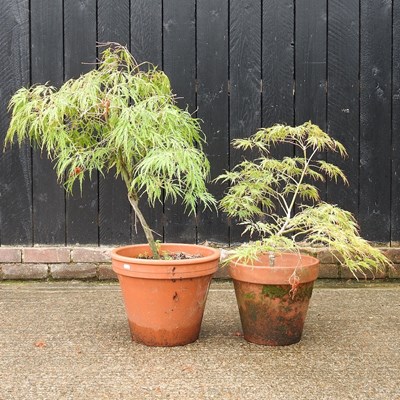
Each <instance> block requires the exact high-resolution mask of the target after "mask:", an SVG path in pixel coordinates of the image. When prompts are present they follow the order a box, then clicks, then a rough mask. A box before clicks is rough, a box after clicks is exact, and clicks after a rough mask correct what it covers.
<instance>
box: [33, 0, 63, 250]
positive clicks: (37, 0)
mask: <svg viewBox="0 0 400 400" xmlns="http://www.w3.org/2000/svg"><path fill="white" fill-rule="evenodd" d="M30 6H31V60H32V65H31V77H32V83H45V82H49V83H50V84H51V85H53V86H56V87H60V85H62V83H63V77H64V65H63V60H64V48H63V4H62V0H31V4H30ZM32 185H33V237H34V242H35V243H38V244H64V243H65V193H64V189H63V188H62V186H60V185H59V184H58V182H57V176H56V174H55V171H54V166H53V164H52V163H51V162H50V161H49V160H48V159H47V157H46V154H41V153H40V151H39V150H35V151H33V154H32Z"/></svg>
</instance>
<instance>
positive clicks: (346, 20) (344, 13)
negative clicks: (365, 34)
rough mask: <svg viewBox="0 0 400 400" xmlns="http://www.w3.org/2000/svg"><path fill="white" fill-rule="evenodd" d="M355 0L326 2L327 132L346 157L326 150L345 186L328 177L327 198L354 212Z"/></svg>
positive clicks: (356, 139) (356, 145)
mask: <svg viewBox="0 0 400 400" xmlns="http://www.w3.org/2000/svg"><path fill="white" fill-rule="evenodd" d="M359 17H360V12H359V0H348V1H346V2H345V3H344V2H343V1H341V0H330V1H329V2H328V18H329V19H328V109H327V113H328V132H329V134H330V135H332V136H333V137H334V138H335V139H337V140H339V141H340V142H342V143H343V144H344V145H345V147H346V149H347V151H348V153H349V157H348V158H347V159H345V160H343V159H341V158H340V157H339V156H337V155H333V154H332V153H328V161H329V162H333V163H335V164H337V165H338V166H340V167H341V168H342V169H343V170H344V172H345V174H346V176H347V178H348V180H349V185H350V186H349V187H348V186H345V185H343V184H342V183H338V184H335V183H334V182H330V181H328V183H327V197H328V201H329V202H331V203H334V204H338V205H339V206H340V207H342V208H345V209H347V210H349V211H351V212H352V213H353V214H355V215H356V216H357V214H358V180H359V175H358V173H359V168H358V165H359V128H360V126H359V111H360V110H359V81H358V76H359V61H360V60H359V28H360V26H359Z"/></svg>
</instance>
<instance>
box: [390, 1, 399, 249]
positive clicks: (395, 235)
mask: <svg viewBox="0 0 400 400" xmlns="http://www.w3.org/2000/svg"><path fill="white" fill-rule="evenodd" d="M392 54H393V63H392V71H393V98H392V102H393V103H392V129H393V131H392V182H391V185H392V199H391V200H392V201H391V203H392V204H391V241H392V244H393V245H395V244H399V243H400V3H399V2H398V1H394V2H393V50H392Z"/></svg>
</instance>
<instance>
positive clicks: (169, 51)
mask: <svg viewBox="0 0 400 400" xmlns="http://www.w3.org/2000/svg"><path fill="white" fill-rule="evenodd" d="M195 4H196V1H195V0H164V7H163V14H164V15H163V28H164V30H163V32H164V33H163V38H164V48H163V51H164V71H165V72H166V74H167V75H168V76H169V78H170V80H171V85H172V89H173V92H174V93H176V95H177V96H178V97H179V101H178V104H179V106H180V107H182V108H186V106H188V107H189V110H190V111H191V112H194V111H195V109H196V93H195V80H196V40H195V39H196V38H195V36H196V29H195V27H196V23H195V13H196V9H195ZM164 216H165V225H164V239H165V241H167V242H181V243H195V242H196V222H195V218H194V217H193V216H191V217H188V216H186V215H185V214H184V207H183V205H182V204H181V203H180V202H179V201H178V203H177V204H171V202H170V201H166V202H165V205H164Z"/></svg>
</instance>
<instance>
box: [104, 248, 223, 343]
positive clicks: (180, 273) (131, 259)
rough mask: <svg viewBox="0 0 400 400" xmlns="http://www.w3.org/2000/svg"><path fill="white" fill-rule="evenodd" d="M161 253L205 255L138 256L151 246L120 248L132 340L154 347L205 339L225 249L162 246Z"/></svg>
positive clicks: (117, 266) (117, 265)
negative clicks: (212, 284)
mask: <svg viewBox="0 0 400 400" xmlns="http://www.w3.org/2000/svg"><path fill="white" fill-rule="evenodd" d="M161 251H167V252H171V253H174V252H176V253H180V252H184V253H189V254H201V255H202V257H201V258H196V259H188V260H151V259H139V258H136V257H138V256H139V254H144V253H146V252H147V253H148V254H151V251H150V248H149V246H148V245H132V246H126V247H120V248H117V249H114V250H113V251H112V253H111V258H112V265H113V270H114V271H115V272H116V274H117V275H118V279H119V283H120V286H121V290H122V295H123V298H124V302H125V309H126V313H127V316H128V321H129V327H130V331H131V335H132V339H133V340H134V341H136V342H140V343H143V344H146V345H148V346H179V345H185V344H188V343H192V342H194V341H196V340H197V339H198V337H199V333H200V327H201V321H202V318H203V313H204V307H205V303H206V298H207V294H208V288H209V286H210V282H211V278H212V276H213V274H214V273H215V271H216V270H217V268H218V261H219V250H217V249H213V248H210V247H205V246H198V245H190V244H162V245H161Z"/></svg>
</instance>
